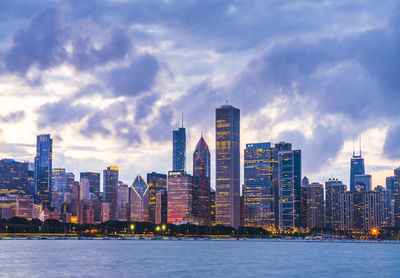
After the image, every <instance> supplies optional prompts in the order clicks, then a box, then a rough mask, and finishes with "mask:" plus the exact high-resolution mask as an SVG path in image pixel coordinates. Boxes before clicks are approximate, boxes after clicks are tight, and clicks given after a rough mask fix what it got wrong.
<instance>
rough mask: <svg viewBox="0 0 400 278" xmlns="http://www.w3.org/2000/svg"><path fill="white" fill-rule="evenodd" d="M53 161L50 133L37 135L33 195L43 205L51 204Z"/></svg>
mask: <svg viewBox="0 0 400 278" xmlns="http://www.w3.org/2000/svg"><path fill="white" fill-rule="evenodd" d="M52 161H53V139H51V138H50V134H42V135H39V136H37V143H36V157H35V171H34V196H35V202H37V203H42V204H43V205H44V206H47V207H49V206H50V205H51V188H52V186H51V175H52Z"/></svg>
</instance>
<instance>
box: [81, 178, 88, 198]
mask: <svg viewBox="0 0 400 278" xmlns="http://www.w3.org/2000/svg"><path fill="white" fill-rule="evenodd" d="M79 191H80V192H79V200H81V201H83V202H89V201H90V189H89V180H88V179H86V178H83V179H81V182H80V185H79Z"/></svg>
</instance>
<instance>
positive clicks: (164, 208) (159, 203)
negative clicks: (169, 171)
mask: <svg viewBox="0 0 400 278" xmlns="http://www.w3.org/2000/svg"><path fill="white" fill-rule="evenodd" d="M154 212H155V213H154V214H155V219H154V223H155V224H160V223H167V222H168V193H167V189H161V190H159V191H157V193H156V203H155V211H154Z"/></svg>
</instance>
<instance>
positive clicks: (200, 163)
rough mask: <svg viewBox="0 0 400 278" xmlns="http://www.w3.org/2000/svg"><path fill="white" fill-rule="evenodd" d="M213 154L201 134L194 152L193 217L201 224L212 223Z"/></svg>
mask: <svg viewBox="0 0 400 278" xmlns="http://www.w3.org/2000/svg"><path fill="white" fill-rule="evenodd" d="M210 161H211V155H210V151H209V148H208V145H207V143H206V141H205V140H204V138H203V135H201V138H200V140H199V142H198V143H197V145H196V148H195V150H194V153H193V192H192V193H193V201H192V202H193V211H192V213H193V218H194V219H196V222H198V223H199V224H200V225H206V226H210V225H211V206H210V205H211V204H210V193H211V188H210V179H211V162H210Z"/></svg>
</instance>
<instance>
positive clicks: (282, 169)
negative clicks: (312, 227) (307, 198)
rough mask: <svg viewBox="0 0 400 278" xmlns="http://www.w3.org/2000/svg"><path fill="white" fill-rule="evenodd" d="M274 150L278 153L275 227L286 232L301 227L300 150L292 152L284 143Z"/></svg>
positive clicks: (288, 145)
mask: <svg viewBox="0 0 400 278" xmlns="http://www.w3.org/2000/svg"><path fill="white" fill-rule="evenodd" d="M275 148H276V149H277V150H278V151H279V153H278V161H279V167H278V169H279V172H278V176H279V189H278V192H277V195H278V196H276V198H277V200H279V201H277V203H276V206H277V207H278V208H279V209H278V210H276V214H277V215H276V219H277V226H279V227H280V228H281V229H283V230H288V229H293V228H294V227H300V226H301V212H302V209H301V150H292V144H290V143H285V142H280V143H278V144H275Z"/></svg>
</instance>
